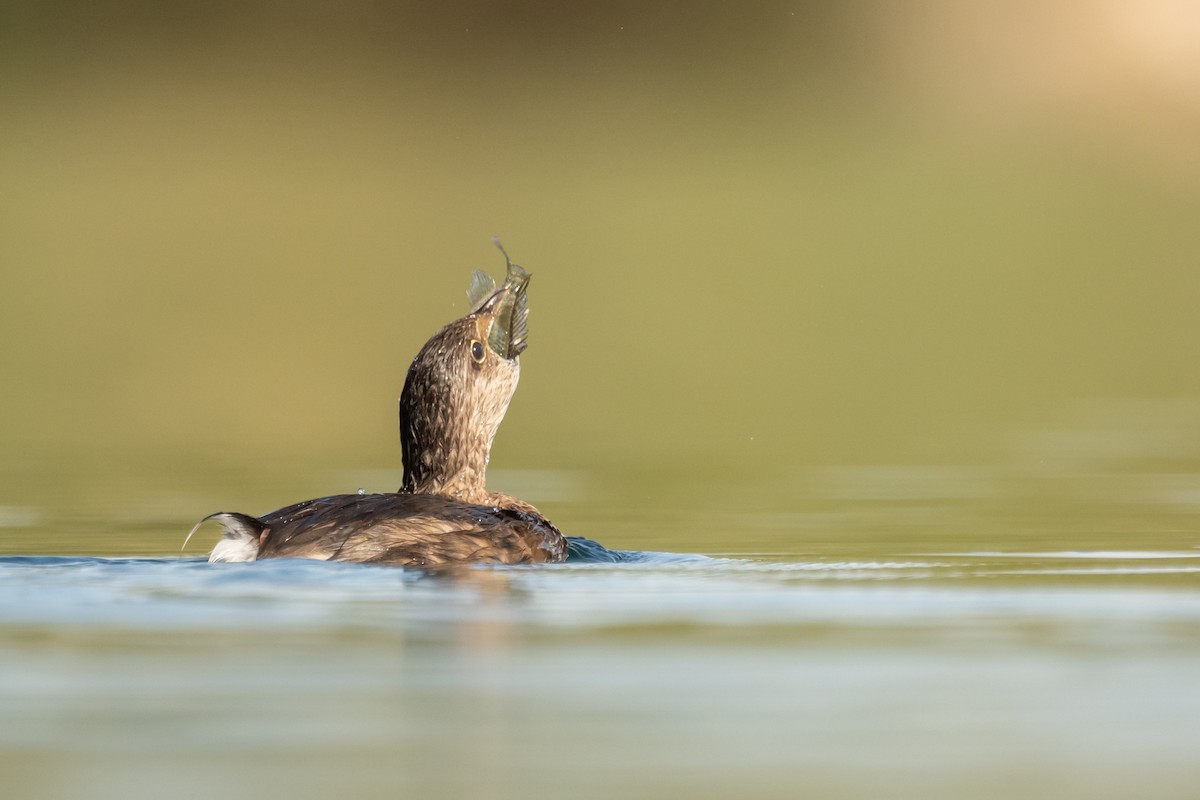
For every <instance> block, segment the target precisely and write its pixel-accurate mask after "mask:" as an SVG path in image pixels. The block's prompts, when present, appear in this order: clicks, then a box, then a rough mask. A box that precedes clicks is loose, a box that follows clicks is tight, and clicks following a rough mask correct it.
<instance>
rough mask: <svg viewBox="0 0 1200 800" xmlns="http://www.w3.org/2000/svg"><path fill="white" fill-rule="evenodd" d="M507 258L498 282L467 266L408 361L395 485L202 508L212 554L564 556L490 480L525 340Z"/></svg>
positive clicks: (472, 558) (516, 271)
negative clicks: (463, 307) (213, 531)
mask: <svg viewBox="0 0 1200 800" xmlns="http://www.w3.org/2000/svg"><path fill="white" fill-rule="evenodd" d="M497 244H498V243H497ZM501 252H503V248H501ZM505 262H506V264H507V275H506V277H505V281H504V284H503V285H501V286H500V287H499V288H496V285H495V283H494V282H493V281H492V280H491V278H489V277H488V276H487V275H486V273H483V272H476V273H475V276H474V279H473V281H472V284H471V290H470V292H469V295H470V297H471V300H472V302H473V303H474V305H473V307H472V310H471V312H470V313H469V314H467V315H466V316H464V317H462V318H460V319H457V320H455V321H454V322H451V323H450V324H449V325H447V326H445V327H444V328H442V329H441V330H440V331H438V332H437V333H436V334H434V335H433V336H432V337H431V338H430V339H429V341H428V342H426V343H425V346H424V347H422V348H421V350H420V352H419V353H418V354H417V356H416V358H414V359H413V362H412V365H411V366H410V367H409V370H408V374H407V377H406V379H405V383H404V391H403V392H402V393H401V395H400V441H401V449H402V456H403V460H404V481H403V485H402V486H401V487H400V490H399V491H397V492H389V493H383V494H345V495H333V496H331V497H322V498H318V499H315V500H306V501H304V502H301V503H296V504H294V505H290V506H287V507H285V508H281V509H279V510H277V511H272V512H271V513H269V514H265V515H263V516H262V517H252V516H250V515H248V514H240V513H236V512H218V513H216V514H210V515H209V516H207V517H205V518H204V519H202V520H200V522H198V523H196V526H195V527H193V528H192V533H195V532H196V529H197V528H199V527H200V525H201V524H203V523H204V522H205V521H207V520H210V519H211V520H215V521H217V522H219V523H220V524H221V526H222V527H223V528H224V536H223V537H222V539H221V541H220V542H218V543H217V545H216V546H215V547H214V548H213V550H212V553H211V554H210V555H209V561H214V562H215V561H255V560H258V559H263V558H313V559H321V560H330V561H350V562H360V563H376V564H395V565H399V566H415V567H432V566H439V565H445V564H460V563H499V564H520V563H538V562H548V561H562V560H564V559H565V558H566V556H567V542H566V539H565V538H564V537H563V535H562V533H560V532H559V530H558V529H557V528H556V527H554V525H553V524H552V523H551V522H550V521H549V520H547V519H546V518H545V517H543V516H542V515H541V513H540V512H539V511H538V510H537V509H536V508H534V507H533V506H532V505H530V504H529V503H526V502H524V501H522V500H518V499H517V498H514V497H509V496H507V495H503V494H500V493H497V492H492V491H489V490H488V489H487V486H486V480H485V478H486V471H487V464H488V460H489V458H490V453H491V446H492V441H493V439H494V438H495V436H496V431H497V430H498V429H499V427H500V423H501V422H502V421H503V419H504V414H505V412H506V411H507V410H508V405H509V403H510V402H511V400H512V397H513V393H514V392H515V391H516V387H517V380H518V378H519V376H520V362H519V356H520V354H521V352H522V351H524V349H525V347H526V320H527V315H528V305H527V300H526V294H525V292H526V288H527V286H528V283H529V274H528V273H527V272H525V270H524V269H522V268H521V267H520V266H518V265H516V264H513V263H512V261H511V260H509V259H508V255H507V254H505ZM192 533H189V534H188V539H190V538H191V536H192ZM184 545H185V546H186V545H187V540H185V541H184Z"/></svg>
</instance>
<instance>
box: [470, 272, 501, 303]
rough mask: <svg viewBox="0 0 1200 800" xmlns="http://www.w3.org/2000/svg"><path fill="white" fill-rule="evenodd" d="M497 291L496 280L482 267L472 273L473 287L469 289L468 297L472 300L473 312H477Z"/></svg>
mask: <svg viewBox="0 0 1200 800" xmlns="http://www.w3.org/2000/svg"><path fill="white" fill-rule="evenodd" d="M495 291H496V281H495V279H493V278H492V276H491V275H488V274H487V273H486V272H484V271H483V270H481V269H477V270H475V271H474V272H472V273H471V287H470V288H469V289H467V298H468V299H469V300H470V301H471V313H472V314H473V313H475V312H476V311H478V310H479V309H480V308H482V307H483V304H484V303H485V302H487V300H488V298H489V297H491V296H492V293H493V292H495Z"/></svg>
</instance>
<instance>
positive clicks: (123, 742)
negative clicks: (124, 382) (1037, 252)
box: [0, 550, 1200, 798]
mask: <svg viewBox="0 0 1200 800" xmlns="http://www.w3.org/2000/svg"><path fill="white" fill-rule="evenodd" d="M1198 572H1200V551H1197V550H1185V551H1178V552H1167V551H1143V552H1094V553H1088V552H1072V553H1066V552H1062V553H1041V554H1022V553H958V554H949V553H941V554H936V553H928V554H907V555H905V556H904V557H894V558H888V559H886V560H883V559H861V558H860V559H847V560H838V559H828V558H820V559H786V560H781V559H771V558H763V557H743V558H728V557H725V558H714V559H708V558H699V557H692V558H688V557H677V556H675V557H672V556H658V555H649V556H647V557H646V559H645V560H643V561H641V562H639V563H632V564H605V563H577V562H571V563H567V564H564V565H556V566H549V567H537V568H501V569H495V568H481V569H473V570H467V571H465V572H463V573H461V574H456V575H452V576H429V575H422V574H419V573H412V572H405V571H401V570H395V569H389V568H384V567H370V566H365V567H364V566H358V565H341V564H327V563H320V562H306V561H289V560H280V561H267V562H262V563H256V564H246V565H209V564H207V563H206V562H204V561H202V560H198V559H195V558H182V559H179V558H128V559H113V558H95V557H66V556H42V557H6V558H3V559H0V619H3V620H4V622H3V626H2V627H0V649H2V651H3V654H4V658H3V659H2V660H0V687H3V688H0V715H2V716H3V719H4V720H5V724H4V726H3V728H2V729H0V752H2V753H3V754H4V755H3V757H2V759H3V765H4V772H5V775H6V782H7V783H8V785H9V786H10V787H17V789H18V790H19V791H18V793H17V794H16V795H10V796H22V797H34V796H36V797H69V796H80V797H82V796H87V797H118V796H121V797H147V798H149V797H158V796H162V795H163V794H164V793H169V794H172V795H175V796H185V797H191V796H195V797H203V796H212V795H214V794H221V795H224V796H232V797H250V796H259V795H260V793H261V792H262V791H264V788H265V787H270V791H272V792H281V793H287V794H289V795H292V796H297V797H322V796H329V794H331V793H334V794H342V793H351V792H353V793H356V794H360V795H365V796H395V794H396V793H401V794H406V795H407V794H412V795H416V796H423V797H442V796H484V797H529V796H537V797H555V796H566V795H569V796H579V797H611V796H629V797H722V796H730V794H731V793H733V794H740V795H741V796H747V795H749V796H758V797H795V796H798V795H807V796H817V797H838V796H861V795H866V794H886V795H887V796H891V797H931V796H932V797H961V796H972V797H1011V796H1014V794H1021V795H1023V796H1051V795H1053V796H1056V797H1080V798H1083V797H1122V796H1130V794H1137V795H1138V796H1142V797H1163V798H1168V797H1179V798H1184V797H1190V796H1191V795H1192V793H1193V792H1194V787H1195V785H1196V781H1197V779H1198V778H1200V761H1198V760H1197V758H1196V754H1197V751H1196V747H1197V737H1196V734H1197V725H1198V723H1197V720H1198V719H1200V692H1197V691H1196V690H1195V686H1194V683H1195V674H1196V669H1197V666H1198V665H1200V589H1198V588H1197V586H1196V581H1195V579H1196V575H1197V573H1198ZM1171 579H1186V580H1187V584H1185V585H1183V586H1179V585H1173V584H1172V581H1171ZM63 764H69V765H70V768H69V769H63V768H62V767H61V765H63Z"/></svg>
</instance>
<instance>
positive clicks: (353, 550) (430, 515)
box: [258, 493, 566, 566]
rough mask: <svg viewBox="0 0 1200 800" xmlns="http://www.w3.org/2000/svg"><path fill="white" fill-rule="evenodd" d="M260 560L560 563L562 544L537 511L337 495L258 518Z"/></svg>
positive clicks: (410, 497)
mask: <svg viewBox="0 0 1200 800" xmlns="http://www.w3.org/2000/svg"><path fill="white" fill-rule="evenodd" d="M262 522H263V524H265V525H267V526H268V528H269V530H268V532H267V533H266V535H265V536H264V537H263V540H262V545H261V548H260V550H259V554H258V557H259V558H318V559H326V560H334V561H352V562H359V563H375V564H396V565H401V566H406V565H407V566H433V565H439V564H448V563H461V562H468V561H469V562H492V563H501V564H519V563H527V562H540V561H562V560H563V558H565V557H566V542H565V540H564V539H563V536H562V534H561V533H559V531H558V529H557V528H555V527H554V526H553V525H551V524H550V523H549V522H548V521H547V520H545V519H544V518H542V517H541V516H540V515H538V514H531V513H528V512H526V511H522V510H509V509H503V508H492V507H489V506H479V505H472V504H470V503H460V502H458V501H456V500H451V499H449V498H446V497H441V496H439V495H418V494H403V493H400V494H369V495H354V494H351V495H336V496H333V497H323V498H320V499H317V500H308V501H306V502H303V503H298V504H296V505H293V506H288V507H286V508H281V509H279V510H278V511H273V512H271V513H270V514H267V515H265V516H264V517H262Z"/></svg>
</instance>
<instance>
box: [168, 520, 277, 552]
mask: <svg viewBox="0 0 1200 800" xmlns="http://www.w3.org/2000/svg"><path fill="white" fill-rule="evenodd" d="M210 519H215V520H216V521H217V522H219V523H221V527H222V528H223V529H224V533H223V535H222V536H221V541H219V542H217V544H216V546H215V547H213V549H212V552H211V553H209V554H208V561H209V563H210V564H215V563H217V562H219V561H220V562H226V563H232V562H244V561H257V560H258V543H259V539H260V538H261V535H262V532H263V530H264V529H265V527H266V526H265V525H263V524H262V523H261V522H259V521H258V520H256V519H255V518H254V517H251V516H248V515H246V514H238V513H236V512H231V511H219V512H217V513H216V514H209V515H208V516H207V517H205V518H204V519H202V520H200V521H199V522H197V523H196V524H195V525H194V526H192V530H191V531H190V532H189V533H188V535H187V538H186V539H184V540H183V546H184V547H187V543H188V541H189V540H190V539H191V538H192V534H193V533H195V532H196V530H197V529H198V528H199V527H200V526H201V525H203V524H204V523H206V522H208V521H209V520H210ZM181 549H182V548H181Z"/></svg>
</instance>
